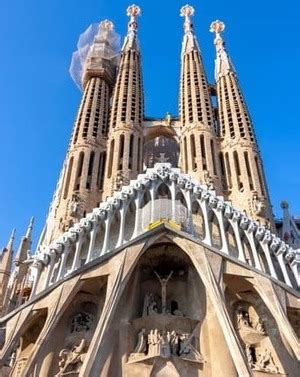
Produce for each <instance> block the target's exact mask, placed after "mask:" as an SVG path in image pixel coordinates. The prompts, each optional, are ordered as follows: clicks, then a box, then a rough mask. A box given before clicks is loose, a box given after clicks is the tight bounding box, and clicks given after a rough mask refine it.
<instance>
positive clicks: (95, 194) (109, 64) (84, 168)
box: [45, 20, 118, 244]
mask: <svg viewBox="0 0 300 377" xmlns="http://www.w3.org/2000/svg"><path fill="white" fill-rule="evenodd" d="M115 41H116V34H115V32H114V25H113V23H112V22H111V21H109V20H104V21H102V22H101V23H100V25H99V29H98V33H97V35H96V36H95V38H94V42H93V44H92V45H91V47H90V49H89V53H88V55H87V58H86V60H85V63H84V65H83V76H82V84H83V88H84V93H83V97H82V101H81V104H80V107H79V111H78V115H77V118H76V121H75V125H74V129H73V134H72V137H71V142H70V146H69V151H68V154H67V158H66V161H65V164H64V168H63V172H62V175H61V179H60V182H59V184H58V188H57V192H56V195H55V198H54V201H53V205H52V210H51V212H50V216H49V218H48V221H47V223H48V224H47V229H46V232H45V243H47V244H49V243H50V242H52V241H53V239H56V238H57V237H58V236H59V235H60V234H61V233H63V232H64V231H66V230H68V228H69V227H70V226H72V225H73V224H74V223H76V222H78V221H79V220H80V219H81V218H82V217H84V216H85V214H86V213H88V212H90V211H92V209H93V208H95V207H97V206H98V204H99V203H100V202H101V200H102V190H103V186H104V172H105V165H106V160H107V159H106V148H107V135H108V132H109V120H108V119H109V110H110V99H111V95H112V91H113V86H114V83H115V75H116V67H117V63H118V51H116V46H115V44H116V43H115Z"/></svg>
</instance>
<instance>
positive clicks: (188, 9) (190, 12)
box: [180, 4, 195, 33]
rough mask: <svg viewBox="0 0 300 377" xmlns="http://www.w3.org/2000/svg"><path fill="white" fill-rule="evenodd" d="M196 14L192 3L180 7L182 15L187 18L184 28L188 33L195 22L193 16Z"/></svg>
mask: <svg viewBox="0 0 300 377" xmlns="http://www.w3.org/2000/svg"><path fill="white" fill-rule="evenodd" d="M194 14H195V9H194V8H193V7H192V6H191V5H188V4H187V5H185V6H184V7H182V8H181V9H180V16H181V17H184V18H185V22H184V30H185V32H186V33H188V32H190V31H192V29H193V23H192V20H191V17H193V16H194Z"/></svg>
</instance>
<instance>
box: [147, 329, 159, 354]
mask: <svg viewBox="0 0 300 377" xmlns="http://www.w3.org/2000/svg"><path fill="white" fill-rule="evenodd" d="M160 342H161V335H160V334H159V332H158V330H157V329H156V330H151V331H150V333H149V335H148V346H149V352H148V355H150V356H158V355H160Z"/></svg>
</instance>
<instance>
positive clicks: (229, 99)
mask: <svg viewBox="0 0 300 377" xmlns="http://www.w3.org/2000/svg"><path fill="white" fill-rule="evenodd" d="M224 30H225V24H224V23H223V22H222V21H215V22H213V23H212V24H211V26H210V31H211V32H213V33H215V40H214V43H215V46H216V51H217V57H216V67H215V76H216V82H217V84H216V89H217V97H218V118H219V125H220V136H221V153H220V161H221V171H222V178H223V183H224V189H225V191H227V193H228V196H229V199H230V200H231V201H232V202H233V204H234V205H235V206H236V207H237V208H240V209H241V210H244V211H246V212H247V213H248V215H249V216H252V217H253V218H254V219H256V220H259V221H260V222H261V223H267V224H269V225H271V226H272V227H274V223H273V215H272V209H271V203H270V199H269V194H268V188H267V185H266V180H265V175H264V169H263V164H262V160H261V157H260V153H259V149H258V145H257V142H256V138H255V133H254V128H253V124H252V121H251V117H250V114H249V111H248V108H247V105H246V102H245V100H244V97H243V94H242V90H241V88H240V85H239V81H238V78H237V74H236V71H235V69H234V67H233V64H232V62H231V59H230V58H229V56H228V53H227V51H226V49H225V42H224V40H223V38H222V33H223V32H224Z"/></svg>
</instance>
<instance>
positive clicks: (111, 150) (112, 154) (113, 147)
mask: <svg viewBox="0 0 300 377" xmlns="http://www.w3.org/2000/svg"><path fill="white" fill-rule="evenodd" d="M114 152H115V140H112V142H111V144H110V155H109V166H108V175H107V176H108V178H111V173H112V167H113V160H114Z"/></svg>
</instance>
